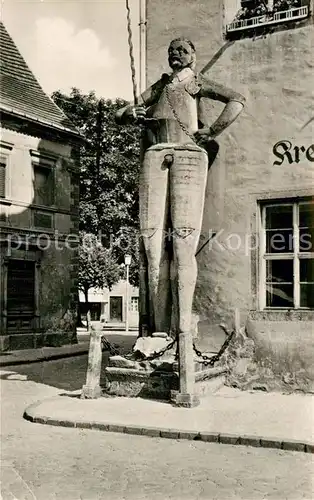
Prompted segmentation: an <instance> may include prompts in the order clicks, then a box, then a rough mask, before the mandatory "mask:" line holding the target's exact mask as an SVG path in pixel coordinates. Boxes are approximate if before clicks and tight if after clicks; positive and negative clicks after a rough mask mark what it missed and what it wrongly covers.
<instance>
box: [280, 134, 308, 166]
mask: <svg viewBox="0 0 314 500" xmlns="http://www.w3.org/2000/svg"><path fill="white" fill-rule="evenodd" d="M273 154H274V155H275V156H276V157H277V158H279V160H275V161H274V163H273V165H282V164H283V163H284V161H287V162H288V163H289V164H290V165H291V164H292V163H299V162H300V161H301V160H303V159H304V158H305V159H306V160H308V161H311V162H314V144H310V146H308V147H305V146H293V144H292V142H290V141H288V140H281V141H278V142H277V143H276V144H275V145H274V147H273Z"/></svg>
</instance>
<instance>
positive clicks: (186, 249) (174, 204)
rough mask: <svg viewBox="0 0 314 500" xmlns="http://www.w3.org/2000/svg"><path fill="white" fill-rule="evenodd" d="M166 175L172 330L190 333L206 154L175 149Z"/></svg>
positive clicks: (203, 198) (204, 186)
mask: <svg viewBox="0 0 314 500" xmlns="http://www.w3.org/2000/svg"><path fill="white" fill-rule="evenodd" d="M169 175H170V179H169V181H170V196H171V219H172V227H173V237H172V244H173V261H172V263H171V282H172V291H173V301H174V309H175V318H176V331H177V332H178V333H180V332H190V330H191V318H192V305H193V295H194V290H195V284H196V278H197V264H196V259H195V253H196V250H197V245H198V241H199V236H200V231H201V227H202V218H203V209H204V200H205V189H206V180H207V155H206V153H205V152H204V151H202V150H198V151H189V150H176V151H175V158H174V164H173V165H172V166H171V167H170V173H169Z"/></svg>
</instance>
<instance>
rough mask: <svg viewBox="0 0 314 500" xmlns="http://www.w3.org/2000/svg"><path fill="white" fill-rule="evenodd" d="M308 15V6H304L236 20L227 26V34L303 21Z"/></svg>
mask: <svg viewBox="0 0 314 500" xmlns="http://www.w3.org/2000/svg"><path fill="white" fill-rule="evenodd" d="M308 14H309V9H308V6H304V7H296V8H293V9H289V10H282V11H278V12H274V13H273V14H270V13H266V14H263V15H262V16H257V17H251V18H249V19H238V20H235V21H232V23H230V24H228V25H227V33H231V32H233V31H242V30H249V29H252V28H257V27H260V26H268V25H270V24H278V23H286V22H287V21H296V20H298V19H305V18H306V17H307V16H308Z"/></svg>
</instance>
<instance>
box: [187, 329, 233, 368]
mask: <svg viewBox="0 0 314 500" xmlns="http://www.w3.org/2000/svg"><path fill="white" fill-rule="evenodd" d="M235 333H236V332H235V330H234V331H233V332H231V333H230V335H228V337H227V338H226V340H225V341H224V343H223V344H222V346H221V348H220V349H219V352H217V354H214V356H207V355H206V354H203V353H202V352H201V351H200V350H199V349H197V347H196V345H195V343H194V342H193V350H194V352H195V354H196V355H197V356H198V357H199V358H202V360H203V364H204V366H214V364H215V363H217V361H219V360H220V358H221V356H222V355H223V353H224V352H225V350H226V349H227V347H228V345H229V344H230V342H231V340H232V338H233V336H234V335H235Z"/></svg>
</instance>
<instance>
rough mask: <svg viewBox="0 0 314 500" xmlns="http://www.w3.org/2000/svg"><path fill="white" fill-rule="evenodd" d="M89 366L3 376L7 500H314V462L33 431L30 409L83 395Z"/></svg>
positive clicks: (270, 453) (280, 454)
mask: <svg viewBox="0 0 314 500" xmlns="http://www.w3.org/2000/svg"><path fill="white" fill-rule="evenodd" d="M86 363H87V358H86V357H79V358H73V359H67V360H60V361H51V362H49V363H36V365H29V366H23V367H22V366H19V367H16V368H13V367H12V368H10V370H7V371H4V370H2V372H1V378H2V380H1V392H2V424H1V431H2V452H1V459H2V474H1V476H2V483H3V485H2V499H3V500H14V499H18V500H24V499H25V500H29V499H36V500H50V499H53V500H57V499H58V500H80V499H84V500H96V499H104V500H124V499H126V500H129V499H130V500H142V499H147V500H148V499H149V500H155V499H160V500H161V499H163V500H167V499H172V500H181V499H183V500H193V499H208V500H209V499H210V500H214V499H217V500H225V499H226V500H227V499H233V498H237V499H245V500H253V499H278V500H279V499H280V500H283V499H293V500H299V499H302V498H305V499H307V500H310V499H312V498H313V496H314V495H313V483H312V479H311V478H312V477H314V475H313V472H314V471H313V462H312V460H313V458H312V457H313V455H310V454H305V453H300V452H284V451H279V450H267V449H260V448H245V447H243V446H234V447H233V446H227V445H215V444H207V443H200V442H193V441H175V440H170V439H169V440H167V439H159V438H148V437H144V436H131V435H122V434H111V433H104V432H98V431H91V430H80V429H67V428H62V427H49V426H44V425H40V424H32V423H30V422H27V421H25V420H23V418H22V415H23V411H24V409H25V407H26V406H28V405H30V404H31V403H33V402H35V401H37V400H42V399H44V398H50V397H52V396H54V395H56V394H57V393H60V392H61V393H62V392H63V391H64V390H74V389H77V388H80V387H81V386H82V383H84V381H85V369H86Z"/></svg>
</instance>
